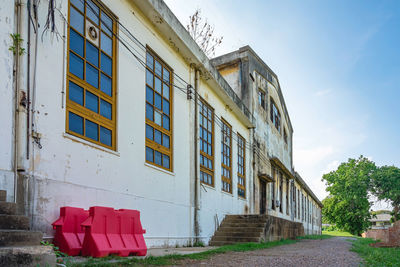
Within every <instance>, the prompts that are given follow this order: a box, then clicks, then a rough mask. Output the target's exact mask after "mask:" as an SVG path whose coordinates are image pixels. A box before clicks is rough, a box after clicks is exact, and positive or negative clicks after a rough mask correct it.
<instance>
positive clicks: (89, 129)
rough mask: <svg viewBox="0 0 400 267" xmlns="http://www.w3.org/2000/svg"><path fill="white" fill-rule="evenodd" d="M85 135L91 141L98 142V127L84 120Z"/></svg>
mask: <svg viewBox="0 0 400 267" xmlns="http://www.w3.org/2000/svg"><path fill="white" fill-rule="evenodd" d="M85 135H86V137H89V138H90V139H93V140H96V141H97V140H99V127H98V125H97V124H96V123H94V122H91V121H89V120H85Z"/></svg>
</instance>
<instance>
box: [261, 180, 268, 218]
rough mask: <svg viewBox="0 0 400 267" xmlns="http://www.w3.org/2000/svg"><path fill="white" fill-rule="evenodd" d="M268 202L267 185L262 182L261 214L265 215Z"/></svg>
mask: <svg viewBox="0 0 400 267" xmlns="http://www.w3.org/2000/svg"><path fill="white" fill-rule="evenodd" d="M266 202H267V183H266V182H265V181H264V180H260V214H265V212H266V211H267V209H266Z"/></svg>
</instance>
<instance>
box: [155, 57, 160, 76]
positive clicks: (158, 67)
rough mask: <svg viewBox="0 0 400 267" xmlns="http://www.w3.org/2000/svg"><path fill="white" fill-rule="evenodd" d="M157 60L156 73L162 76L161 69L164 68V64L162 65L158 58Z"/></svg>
mask: <svg viewBox="0 0 400 267" xmlns="http://www.w3.org/2000/svg"><path fill="white" fill-rule="evenodd" d="M155 62H156V64H155V65H156V67H155V70H154V71H155V73H156V74H157V75H158V76H160V77H161V70H162V66H161V63H160V62H158V61H157V60H155Z"/></svg>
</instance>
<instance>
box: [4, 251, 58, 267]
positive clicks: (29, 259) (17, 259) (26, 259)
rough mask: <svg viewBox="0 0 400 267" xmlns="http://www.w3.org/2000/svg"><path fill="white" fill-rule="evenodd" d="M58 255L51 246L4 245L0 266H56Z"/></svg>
mask: <svg viewBox="0 0 400 267" xmlns="http://www.w3.org/2000/svg"><path fill="white" fill-rule="evenodd" d="M55 265H56V256H55V255H54V252H53V248H52V247H50V246H31V247H2V248H0V266H21V267H22V266H29V267H36V266H55Z"/></svg>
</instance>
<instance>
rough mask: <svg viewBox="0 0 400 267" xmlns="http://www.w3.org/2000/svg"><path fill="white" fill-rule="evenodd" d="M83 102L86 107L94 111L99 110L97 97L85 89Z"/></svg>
mask: <svg viewBox="0 0 400 267" xmlns="http://www.w3.org/2000/svg"><path fill="white" fill-rule="evenodd" d="M85 102H86V103H85V107H86V108H88V109H90V110H91V111H94V112H96V113H98V112H99V98H98V97H97V96H96V95H94V94H92V93H90V92H89V91H86V99H85Z"/></svg>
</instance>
